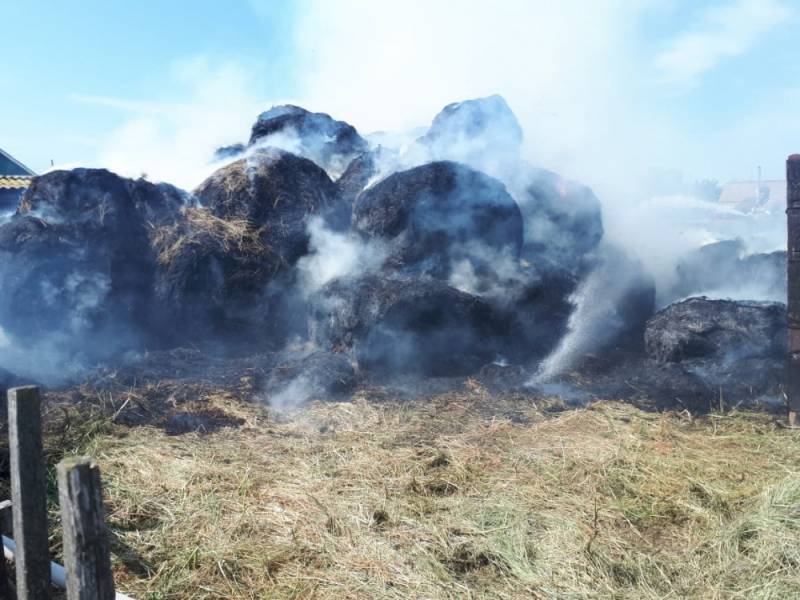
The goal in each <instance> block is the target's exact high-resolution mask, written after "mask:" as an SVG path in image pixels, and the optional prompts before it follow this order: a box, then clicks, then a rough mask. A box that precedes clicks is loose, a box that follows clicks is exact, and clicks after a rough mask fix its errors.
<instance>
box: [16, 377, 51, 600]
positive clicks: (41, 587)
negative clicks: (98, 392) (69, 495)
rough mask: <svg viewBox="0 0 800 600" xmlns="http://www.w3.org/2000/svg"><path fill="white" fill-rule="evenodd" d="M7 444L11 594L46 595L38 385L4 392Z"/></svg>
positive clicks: (24, 598)
mask: <svg viewBox="0 0 800 600" xmlns="http://www.w3.org/2000/svg"><path fill="white" fill-rule="evenodd" d="M8 443H9V446H10V447H9V451H10V452H9V454H10V455H11V502H12V512H13V520H14V538H15V541H16V542H17V555H16V559H15V561H14V563H15V566H16V571H17V597H18V598H19V600H40V599H43V600H46V599H47V598H49V597H50V549H49V548H48V536H47V483H46V480H45V468H44V461H43V459H42V415H41V400H40V398H39V388H38V387H35V386H28V387H19V388H12V389H10V390H8Z"/></svg>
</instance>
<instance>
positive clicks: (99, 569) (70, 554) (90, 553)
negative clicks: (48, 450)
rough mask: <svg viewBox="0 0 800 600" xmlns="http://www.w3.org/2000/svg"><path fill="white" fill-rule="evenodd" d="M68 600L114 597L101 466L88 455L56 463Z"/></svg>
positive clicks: (94, 599)
mask: <svg viewBox="0 0 800 600" xmlns="http://www.w3.org/2000/svg"><path fill="white" fill-rule="evenodd" d="M58 499H59V503H60V504H61V524H62V525H63V528H64V567H65V568H66V570H67V598H68V600H114V597H115V594H114V579H113V577H112V574H111V554H110V549H109V542H108V536H107V534H106V526H105V520H104V517H103V492H102V487H101V483H100V469H98V467H97V465H96V464H95V463H94V462H92V460H91V459H89V458H71V459H66V460H63V461H61V462H60V463H59V465H58Z"/></svg>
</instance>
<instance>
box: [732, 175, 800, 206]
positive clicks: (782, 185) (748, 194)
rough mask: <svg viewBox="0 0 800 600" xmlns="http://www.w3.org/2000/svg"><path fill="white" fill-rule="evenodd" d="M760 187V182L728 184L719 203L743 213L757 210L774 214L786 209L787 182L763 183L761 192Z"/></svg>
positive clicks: (733, 182)
mask: <svg viewBox="0 0 800 600" xmlns="http://www.w3.org/2000/svg"><path fill="white" fill-rule="evenodd" d="M758 185H759V182H758V181H732V182H730V183H726V184H725V185H723V186H722V193H721V194H720V196H719V202H720V204H724V205H726V206H730V207H733V208H736V209H737V210H741V211H743V212H753V211H755V210H764V211H768V212H773V211H782V210H784V209H785V208H786V182H785V181H783V180H778V179H775V180H765V181H762V182H761V190H760V192H759V188H758Z"/></svg>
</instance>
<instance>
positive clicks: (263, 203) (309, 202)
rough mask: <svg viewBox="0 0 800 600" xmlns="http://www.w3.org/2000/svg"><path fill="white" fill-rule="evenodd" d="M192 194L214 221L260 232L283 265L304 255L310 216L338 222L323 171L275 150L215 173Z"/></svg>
mask: <svg viewBox="0 0 800 600" xmlns="http://www.w3.org/2000/svg"><path fill="white" fill-rule="evenodd" d="M195 195H196V197H197V199H198V201H199V202H200V204H201V205H202V206H203V207H206V208H207V209H208V210H209V211H210V213H211V214H212V215H213V216H214V217H217V218H219V219H223V220H226V221H236V220H238V221H246V222H247V223H249V225H250V227H252V228H254V229H257V230H260V231H261V232H262V237H263V239H264V243H265V244H268V245H269V247H270V248H271V249H272V251H273V252H274V253H275V254H276V256H277V257H279V258H280V260H281V261H282V263H283V264H286V265H292V264H294V262H295V261H296V260H297V259H298V258H300V257H301V256H303V255H304V254H306V252H307V251H308V239H309V238H308V232H307V230H306V229H307V225H308V220H309V218H310V217H311V216H312V215H321V216H323V217H326V218H331V219H332V220H337V219H339V218H341V215H339V214H338V213H337V212H336V209H337V208H339V204H338V203H337V196H336V188H335V186H334V184H333V182H332V181H331V180H330V178H329V177H328V175H327V174H326V173H325V171H323V170H322V169H320V168H319V167H318V166H317V165H315V164H314V163H313V162H311V161H310V160H308V159H305V158H301V157H299V156H295V155H294V154H291V153H289V152H284V151H283V150H278V149H275V148H268V149H264V150H260V151H258V152H255V153H253V154H252V155H250V156H248V157H246V158H243V159H241V160H237V161H235V162H233V163H231V164H229V165H227V166H225V167H223V168H221V169H219V170H218V171H216V172H215V173H214V174H213V175H211V176H210V177H209V178H208V179H206V180H205V181H204V182H203V183H201V184H200V187H198V188H197V190H196V191H195ZM346 212H348V213H349V208H348V209H346ZM348 216H349V215H348Z"/></svg>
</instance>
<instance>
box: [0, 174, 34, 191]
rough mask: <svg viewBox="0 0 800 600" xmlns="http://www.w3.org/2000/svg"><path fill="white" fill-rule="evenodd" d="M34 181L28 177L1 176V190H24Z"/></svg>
mask: <svg viewBox="0 0 800 600" xmlns="http://www.w3.org/2000/svg"><path fill="white" fill-rule="evenodd" d="M32 179H33V177H31V176H28V175H0V190H24V189H25V188H27V187H28V186H29V185H30V184H31V180H32Z"/></svg>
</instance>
